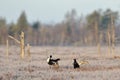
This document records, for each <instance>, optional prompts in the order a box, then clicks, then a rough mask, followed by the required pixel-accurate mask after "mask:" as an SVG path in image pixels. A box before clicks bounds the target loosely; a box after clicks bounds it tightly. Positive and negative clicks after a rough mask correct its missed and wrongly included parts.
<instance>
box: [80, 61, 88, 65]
mask: <svg viewBox="0 0 120 80" xmlns="http://www.w3.org/2000/svg"><path fill="white" fill-rule="evenodd" d="M78 63H79V65H82V64H89V62H88V61H79V62H78Z"/></svg>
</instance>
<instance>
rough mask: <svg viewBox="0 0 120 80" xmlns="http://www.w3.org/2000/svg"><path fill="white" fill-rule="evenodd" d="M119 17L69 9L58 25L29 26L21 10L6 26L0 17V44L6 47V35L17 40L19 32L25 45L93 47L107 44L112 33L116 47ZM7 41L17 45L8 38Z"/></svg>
mask: <svg viewBox="0 0 120 80" xmlns="http://www.w3.org/2000/svg"><path fill="white" fill-rule="evenodd" d="M119 16H120V15H119V12H118V11H113V10H111V9H106V10H105V11H103V10H101V9H99V10H95V11H93V12H91V13H90V14H87V15H86V16H83V15H81V16H78V15H77V12H76V10H75V9H72V10H71V11H68V12H67V13H66V14H65V15H64V19H63V20H62V21H61V22H58V23H55V24H45V23H41V22H40V21H35V22H33V23H29V22H28V21H27V15H26V13H25V11H23V12H22V13H21V14H20V16H19V18H18V20H17V22H16V23H14V22H11V23H10V24H7V23H6V19H5V18H2V17H0V44H1V45H5V44H6V40H7V39H8V35H11V36H13V37H15V38H17V39H19V35H20V32H21V31H23V32H25V44H27V43H29V44H30V45H35V46H93V45H97V43H98V42H99V43H100V44H101V45H108V41H109V40H108V39H110V38H112V35H113V34H114V35H113V36H114V37H115V41H114V43H115V45H117V44H119V43H120V42H119V41H120V19H119ZM113 32H114V33H113ZM111 41H112V40H111ZM9 42H10V44H13V45H16V44H17V43H16V42H14V41H13V40H11V39H9Z"/></svg>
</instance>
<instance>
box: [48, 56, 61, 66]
mask: <svg viewBox="0 0 120 80" xmlns="http://www.w3.org/2000/svg"><path fill="white" fill-rule="evenodd" d="M59 60H60V58H57V59H52V55H50V57H49V58H48V59H47V63H48V64H49V65H56V64H57V65H58V61H59Z"/></svg>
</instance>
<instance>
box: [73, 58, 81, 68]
mask: <svg viewBox="0 0 120 80" xmlns="http://www.w3.org/2000/svg"><path fill="white" fill-rule="evenodd" d="M73 60H74V62H73V67H74V69H76V68H79V67H80V65H79V64H78V62H77V61H76V59H73Z"/></svg>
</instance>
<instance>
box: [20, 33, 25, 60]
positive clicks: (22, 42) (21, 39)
mask: <svg viewBox="0 0 120 80" xmlns="http://www.w3.org/2000/svg"><path fill="white" fill-rule="evenodd" d="M20 47H21V53H20V54H21V58H22V59H23V58H24V53H25V44H24V32H21V35H20Z"/></svg>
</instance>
